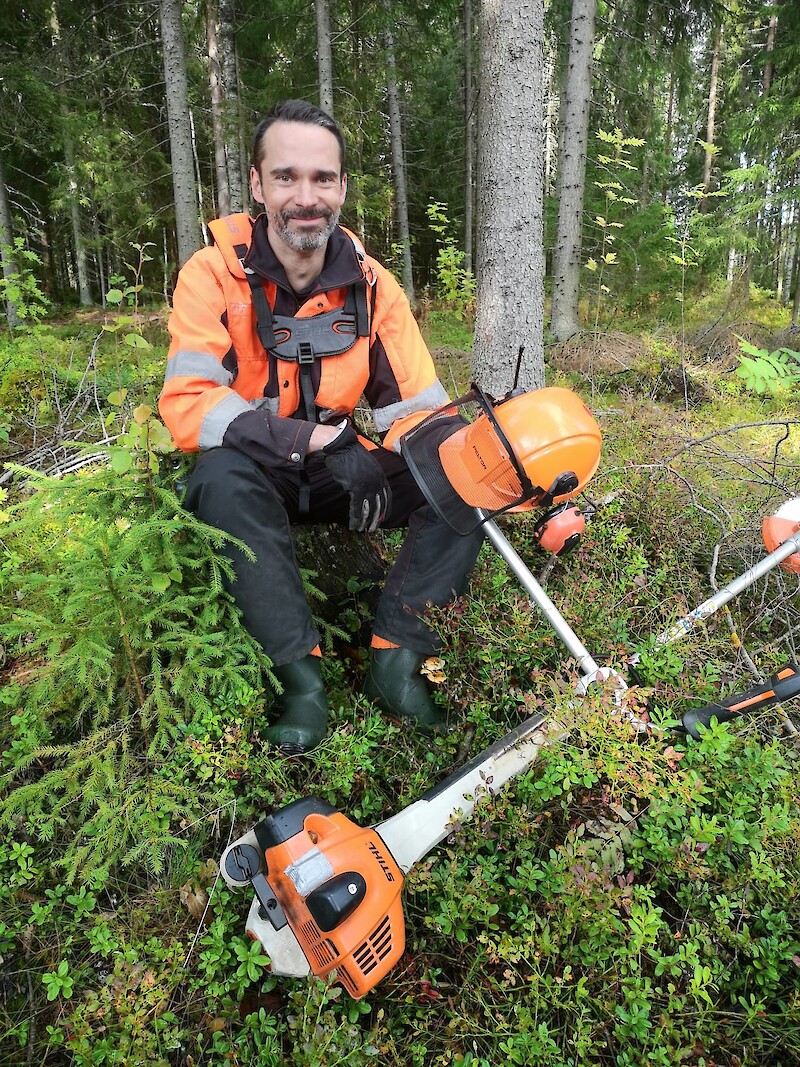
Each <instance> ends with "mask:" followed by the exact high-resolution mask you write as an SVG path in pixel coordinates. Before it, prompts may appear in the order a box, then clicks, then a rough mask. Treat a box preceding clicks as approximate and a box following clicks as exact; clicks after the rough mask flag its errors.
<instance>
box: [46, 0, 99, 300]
mask: <svg viewBox="0 0 800 1067" xmlns="http://www.w3.org/2000/svg"><path fill="white" fill-rule="evenodd" d="M50 29H51V31H52V34H53V44H54V46H55V50H56V54H57V57H58V58H57V64H58V68H59V74H61V73H62V72H63V70H65V69H66V68H67V67H68V66H69V57H68V56H67V55H66V49H65V46H64V45H63V43H62V40H61V24H60V22H59V18H58V7H57V5H56V3H55V0H54V2H53V6H52V8H51V11H50ZM56 91H57V93H58V94H59V98H60V99H59V108H60V111H61V130H62V137H63V141H64V163H65V164H66V168H67V200H68V202H69V218H70V225H71V227H72V242H73V245H74V248H75V272H76V275H77V283H78V299H79V300H80V303H81V307H90V306H91V303H92V293H91V289H90V288H89V272H88V270H87V266H86V246H85V245H84V242H83V235H82V233H81V212H80V200H79V192H78V180H77V178H76V175H75V141H74V139H73V136H72V131H71V130H70V128H69V108H68V107H67V103H66V101H65V100H64V98H63V96H61V95H60V90H56Z"/></svg>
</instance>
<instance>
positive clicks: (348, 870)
mask: <svg viewBox="0 0 800 1067" xmlns="http://www.w3.org/2000/svg"><path fill="white" fill-rule="evenodd" d="M314 809H316V810H314ZM325 809H329V810H325ZM287 813H290V814H291V815H292V816H293V818H292V819H290V820H288V821H287V820H286V819H282V820H281V821H280V823H278V825H277V828H276V824H275V818H276V817H275V816H270V817H268V818H267V819H264V820H262V822H261V823H259V824H258V826H257V827H255V831H256V834H257V836H258V838H259V841H260V842H263V843H266V845H267V847H266V848H265V849H264V853H263V854H264V857H265V860H266V867H267V873H266V878H267V881H268V883H269V885H270V887H271V888H272V890H273V892H274V893H275V896H276V898H277V900H278V902H279V903H280V905H281V907H282V908H283V910H284V913H285V915H286V918H287V920H288V922H289V925H290V926H291V928H292V930H293V931H294V934H295V936H296V937H297V940H298V942H299V943H300V947H301V948H302V950H303V952H304V954H305V956H306V958H307V959H308V962H309V966H310V967H311V970H312V971H313V973H314V974H316V975H319V976H320V977H324V976H326V975H328V974H330V972H331V971H333V970H335V971H336V977H337V979H338V981H340V982H341V984H342V985H343V986H344V988H345V989H346V990H347V992H348V993H349V994H350V995H351V996H352V997H354V998H355V999H359V998H360V997H363V996H364V995H365V994H366V993H368V992H369V991H370V990H371V989H372V988H373V987H374V986H375V985H377V983H378V982H380V980H381V979H382V978H383V977H384V976H385V975H386V974H387V973H388V971H389V970H391V968H392V967H393V966H394V964H395V963H396V962H397V961H398V960H399V959H400V957H401V956H402V954H403V951H404V949H405V924H404V920H403V907H402V901H401V899H400V893H401V890H402V887H403V873H402V871H401V870H400V868H399V867H398V866H397V864H396V863H395V861H394V858H393V857H392V854H391V853H390V852H389V850H388V849H387V848H386V846H385V844H384V843H383V841H382V840H381V837H380V835H379V834H378V833H377V832H376V831H375V830H372V829H369V828H367V829H364V828H363V827H361V826H358V825H356V823H354V822H351V821H350V819H348V818H346V816H344V815H342V813H341V812H339V811H336V810H335V809H334V808H330V806H329V805H327V804H325V803H324V802H322V801H319V800H315V799H314V798H307V799H305V800H300V801H296V802H295V803H294V804H290V805H288V807H287V808H283V809H281V811H280V812H278V813H277V815H278V816H285V815H286V814H287ZM298 826H299V827H300V828H299V829H297V827H298ZM265 828H266V830H265ZM259 831H261V832H259ZM292 831H294V832H292ZM273 842H274V843H273ZM248 932H249V933H251V936H254V935H253V934H252V932H250V931H248Z"/></svg>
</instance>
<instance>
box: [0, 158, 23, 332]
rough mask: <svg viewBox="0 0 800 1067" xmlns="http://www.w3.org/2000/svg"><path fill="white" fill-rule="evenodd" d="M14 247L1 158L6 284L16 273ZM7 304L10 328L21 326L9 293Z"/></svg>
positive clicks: (1, 256)
mask: <svg viewBox="0 0 800 1067" xmlns="http://www.w3.org/2000/svg"><path fill="white" fill-rule="evenodd" d="M13 247H14V230H13V226H12V222H11V206H10V204H9V201H8V188H7V187H6V178H5V172H4V171H3V161H2V159H0V261H2V267H3V280H4V281H5V283H6V285H8V284H9V283H10V282H11V279H12V277H13V275H14V273H15V271H14V261H13V259H12V258H11V253H12V250H13ZM5 306H6V321H7V322H8V326H9V329H11V330H13V329H14V328H15V327H17V326H19V323H20V318H19V312H18V311H17V305H16V304H15V303H14V301H13V300H12V299H11V297H10V296H9V295H8V294H6V298H5Z"/></svg>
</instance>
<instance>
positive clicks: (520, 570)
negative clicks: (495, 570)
mask: <svg viewBox="0 0 800 1067" xmlns="http://www.w3.org/2000/svg"><path fill="white" fill-rule="evenodd" d="M478 514H479V515H480V516H481V519H483V518H484V517H485V514H486V513H485V512H482V511H479V512H478ZM483 528H484V530H485V531H486V536H487V537H488V538H489V540H490V541H491V542H492V544H493V545H494V547H495V548H496V549H497V551H498V552H499V553H500V555H501V556H502V557H503V559H504V560H505V561H506V563H507V564H508V565H509V567H510V568H511V570H512V571H513V572H514V574H515V576H516V577H517V578H518V579H519V581H520V582H521V583H522V585H523V587H524V588H525V590H526V591H527V592H528V594H529V595H530V598H531V600H532V601H533V602H534V604H536V606H537V607H538V608H539V609H540V610H541V611H542V612H543V613H544V615H545V616H546V617H547V620H548V621H549V623H550V625H551V626H552V627H553V629H554V630H555V632H556V633H557V634H558V636H559V637H560V638H561V640H562V641H563V642H564V644H565V645H566V646H567V650H568V651H569V652H570V653H571V654H572V655H573V656H574V657H575V659H576V660H577V661H578V670H579V671H580V673H581V675H582V676H584V677H585V676H587V675H596V674H597V672H598V671H599V670H600V666H599V664H598V663H597V662H596V661H595V660H594V659H592V657H591V655H590V654H589V651H588V649H587V648H586V646H585V645H584V644H583V642H582V641H581V639H580V638H579V637H578V635H577V634H576V633H575V631H574V630H573V629H572V627H571V626H570V625H569V623H568V622H567V620H566V619H565V618H564V616H563V615H562V614H561V612H560V611H559V610H558V608H557V607H556V606H555V604H554V603H553V601H552V600H551V599H550V597H549V596H548V595H547V593H545V591H544V589H542V587H541V586H540V585H539V583H538V582H537V581H536V579H535V578H534V576H533V575H532V574H531V572H530V570H529V569H528V568H527V567H526V566H525V563H524V562H523V560H522V558H521V557H520V555H519V554H518V553H517V551H516V550H515V549H514V548H513V547H512V545H511V544H510V543H509V541H508V539H507V538H506V536H505V534H503V533H502V531H501V530H500V528H499V527H498V525H497V523H496V522H495V521H494V519H489V520H487V521H486V522H484V524H483Z"/></svg>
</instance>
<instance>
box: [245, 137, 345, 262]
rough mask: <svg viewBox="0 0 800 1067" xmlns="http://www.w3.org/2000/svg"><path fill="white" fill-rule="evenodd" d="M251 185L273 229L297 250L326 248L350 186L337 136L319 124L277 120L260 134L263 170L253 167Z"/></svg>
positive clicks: (280, 237) (275, 233) (312, 250)
mask: <svg viewBox="0 0 800 1067" xmlns="http://www.w3.org/2000/svg"><path fill="white" fill-rule="evenodd" d="M250 188H251V189H252V192H253V197H254V199H255V200H256V201H257V202H258V203H259V204H263V205H264V207H265V209H266V212H267V217H268V219H269V228H270V233H271V234H273V235H275V236H277V237H278V238H279V239H280V240H281V241H282V242H283V243H284V244H285V245H287V246H288V247H289V248H291V249H292V250H293V251H295V252H315V251H317V250H318V249H320V248H324V247H325V245H326V244H327V242H328V239H329V237H330V236H331V234H332V233H333V231H334V230H335V229H336V225H337V223H338V221H339V209H340V208H341V206H342V204H343V203H344V198H345V194H346V192H347V175H345V174H342V173H341V159H340V156H339V143H338V141H337V140H336V138H335V137H334V135H333V134H332V133H331V132H330V130H326V129H323V128H322V127H321V126H312V125H310V124H309V123H305V122H275V123H273V124H272V126H270V127H269V129H268V130H267V132H266V133H265V134H264V137H263V140H262V158H261V164H260V167H259V171H257V170H256V169H255V167H251V168H250Z"/></svg>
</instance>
